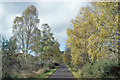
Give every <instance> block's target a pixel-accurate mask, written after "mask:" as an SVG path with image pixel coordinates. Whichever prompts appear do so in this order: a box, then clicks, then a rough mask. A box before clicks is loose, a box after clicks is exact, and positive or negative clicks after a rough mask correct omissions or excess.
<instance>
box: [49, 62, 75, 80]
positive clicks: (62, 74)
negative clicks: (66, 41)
mask: <svg viewBox="0 0 120 80" xmlns="http://www.w3.org/2000/svg"><path fill="white" fill-rule="evenodd" d="M50 78H69V79H72V80H77V79H75V77H74V76H73V74H72V72H71V71H70V70H69V69H68V68H67V66H66V65H65V64H62V65H61V66H60V67H59V68H58V69H57V70H56V71H55V72H54V73H53V74H52V75H51V76H50V77H49V79H50Z"/></svg>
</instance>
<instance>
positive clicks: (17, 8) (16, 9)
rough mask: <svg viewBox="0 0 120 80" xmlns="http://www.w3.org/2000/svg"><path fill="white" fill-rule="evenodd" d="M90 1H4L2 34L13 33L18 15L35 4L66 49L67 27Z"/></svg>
mask: <svg viewBox="0 0 120 80" xmlns="http://www.w3.org/2000/svg"><path fill="white" fill-rule="evenodd" d="M87 4H88V3H84V2H77V3H73V2H72V3H70V2H2V4H1V3H0V5H2V9H0V16H2V19H0V24H2V25H1V26H2V27H0V34H2V35H4V36H5V37H7V38H9V37H10V36H11V35H12V25H13V20H14V18H15V17H16V16H21V15H22V12H23V11H24V10H25V9H26V8H27V7H28V6H29V5H35V6H36V8H37V10H38V12H39V19H40V25H39V28H41V24H44V23H48V24H49V25H50V27H51V28H52V32H53V33H54V37H55V39H57V41H58V42H59V43H60V45H61V46H60V50H64V49H65V43H66V40H67V34H66V29H67V27H71V23H70V21H71V20H72V19H74V18H75V17H76V15H77V14H78V12H79V10H80V8H81V6H85V5H87Z"/></svg>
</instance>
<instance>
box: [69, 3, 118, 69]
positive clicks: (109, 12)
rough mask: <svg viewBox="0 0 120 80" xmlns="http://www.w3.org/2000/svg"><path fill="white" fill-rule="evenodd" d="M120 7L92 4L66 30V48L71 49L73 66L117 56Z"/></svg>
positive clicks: (111, 4)
mask: <svg viewBox="0 0 120 80" xmlns="http://www.w3.org/2000/svg"><path fill="white" fill-rule="evenodd" d="M117 7H118V3H110V2H107V3H105V2H101V3H94V2H92V3H91V6H87V7H83V8H81V10H80V12H79V14H78V15H77V16H76V18H75V19H74V20H72V21H71V23H72V26H73V29H71V28H68V29H67V35H68V40H67V47H69V48H70V49H71V60H72V61H71V63H72V64H73V65H74V66H78V67H79V68H80V65H81V66H82V65H83V64H85V63H86V62H91V61H96V60H97V61H99V60H101V59H103V58H107V57H109V56H110V55H111V54H112V52H113V53H114V54H118V41H119V39H118V38H119V37H120V36H118V33H119V31H118V9H117Z"/></svg>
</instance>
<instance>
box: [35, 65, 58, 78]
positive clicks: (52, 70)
mask: <svg viewBox="0 0 120 80" xmlns="http://www.w3.org/2000/svg"><path fill="white" fill-rule="evenodd" d="M58 67H59V66H56V67H55V69H50V70H47V71H46V72H44V73H43V74H40V75H37V76H36V77H35V78H48V77H49V76H50V75H52V74H53V73H54V72H55V71H56V70H57V69H58Z"/></svg>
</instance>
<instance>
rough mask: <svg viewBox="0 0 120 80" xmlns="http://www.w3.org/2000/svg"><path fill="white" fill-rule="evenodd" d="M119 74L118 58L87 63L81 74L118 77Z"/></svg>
mask: <svg viewBox="0 0 120 80" xmlns="http://www.w3.org/2000/svg"><path fill="white" fill-rule="evenodd" d="M119 76H120V67H119V66H118V60H117V58H112V59H104V60H100V61H94V62H91V63H86V64H85V65H84V66H83V68H82V71H81V74H80V77H81V78H111V77H112V78H117V77H119Z"/></svg>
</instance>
